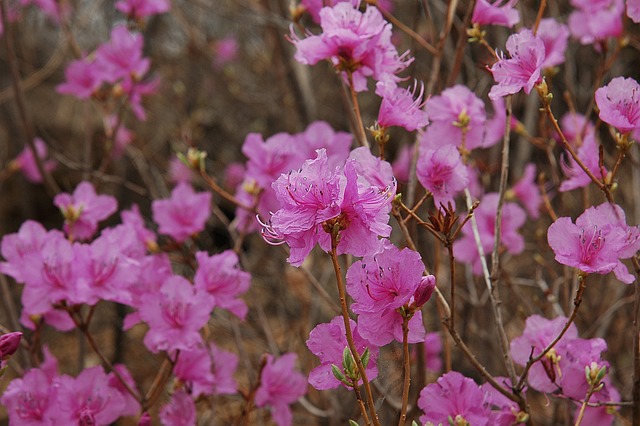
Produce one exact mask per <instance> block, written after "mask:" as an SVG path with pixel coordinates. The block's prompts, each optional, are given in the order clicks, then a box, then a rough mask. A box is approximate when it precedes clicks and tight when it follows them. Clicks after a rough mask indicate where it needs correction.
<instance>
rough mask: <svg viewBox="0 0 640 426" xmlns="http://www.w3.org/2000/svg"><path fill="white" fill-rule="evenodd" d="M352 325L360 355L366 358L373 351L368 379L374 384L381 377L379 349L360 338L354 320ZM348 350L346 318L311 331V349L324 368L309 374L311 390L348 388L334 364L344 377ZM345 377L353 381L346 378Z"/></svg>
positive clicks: (308, 343) (321, 325)
mask: <svg viewBox="0 0 640 426" xmlns="http://www.w3.org/2000/svg"><path fill="white" fill-rule="evenodd" d="M349 322H350V324H351V331H352V333H353V341H354V343H355V345H356V349H357V350H358V354H359V355H362V354H363V353H364V351H365V349H369V353H370V357H371V358H370V360H369V364H367V366H366V368H365V370H366V373H367V378H368V379H369V380H373V379H375V378H376V377H377V376H378V366H377V360H378V347H377V346H374V345H372V344H371V343H369V342H368V341H366V340H365V339H363V338H362V337H361V336H360V333H359V332H358V326H357V325H356V323H355V321H353V320H351V319H350V320H349ZM347 346H348V345H347V338H346V335H345V328H344V320H343V318H342V316H337V317H335V318H333V319H332V320H331V322H329V323H328V324H318V325H317V326H316V327H315V328H314V329H313V330H311V333H309V340H307V347H308V348H309V350H310V351H311V352H312V353H313V354H314V355H316V356H317V357H318V358H320V365H319V366H317V367H316V368H314V369H313V370H311V372H310V373H309V384H310V385H311V386H313V387H314V388H316V389H318V390H326V389H334V388H337V387H339V386H340V385H341V384H342V385H343V386H344V384H343V383H342V382H340V381H339V380H338V379H336V377H335V376H334V375H333V372H332V370H331V364H334V365H335V366H337V367H338V368H339V369H340V371H342V372H343V373H344V369H343V365H342V364H343V363H342V354H343V351H344V349H345V348H346V347H347ZM345 377H347V380H349V379H348V376H347V375H346V374H345Z"/></svg>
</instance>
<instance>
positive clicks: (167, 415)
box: [160, 390, 197, 426]
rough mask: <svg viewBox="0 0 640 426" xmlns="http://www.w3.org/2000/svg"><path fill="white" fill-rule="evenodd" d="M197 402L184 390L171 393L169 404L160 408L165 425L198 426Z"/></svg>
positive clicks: (161, 418) (161, 419)
mask: <svg viewBox="0 0 640 426" xmlns="http://www.w3.org/2000/svg"><path fill="white" fill-rule="evenodd" d="M196 420H197V416H196V404H195V402H193V399H191V396H189V394H188V393H187V392H185V391H184V390H179V391H177V392H175V393H174V394H173V395H171V400H170V401H169V403H168V404H166V405H165V406H163V407H162V408H161V409H160V421H161V422H162V424H163V426H196Z"/></svg>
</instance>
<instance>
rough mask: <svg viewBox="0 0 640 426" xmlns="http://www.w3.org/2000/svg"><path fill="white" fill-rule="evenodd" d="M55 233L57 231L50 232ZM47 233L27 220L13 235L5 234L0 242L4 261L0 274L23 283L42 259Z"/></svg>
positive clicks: (36, 223)
mask: <svg viewBox="0 0 640 426" xmlns="http://www.w3.org/2000/svg"><path fill="white" fill-rule="evenodd" d="M50 232H51V233H57V234H59V235H60V237H62V238H64V237H63V236H62V233H61V232H59V231H50ZM48 234H49V233H48V232H47V230H46V229H45V228H44V226H42V225H41V224H40V222H36V221H33V220H27V221H25V222H23V223H22V225H20V229H19V230H18V232H17V233H15V234H6V235H5V236H3V237H2V241H0V253H1V254H2V256H3V257H4V258H5V259H6V260H5V261H4V262H0V273H3V274H5V275H9V276H10V277H13V279H15V280H16V281H17V282H24V281H25V279H26V278H25V274H26V275H27V276H28V275H30V273H32V271H33V270H34V269H36V265H37V264H38V263H39V262H40V261H41V258H42V255H41V254H42V247H43V246H44V244H45V242H46V241H47V238H48Z"/></svg>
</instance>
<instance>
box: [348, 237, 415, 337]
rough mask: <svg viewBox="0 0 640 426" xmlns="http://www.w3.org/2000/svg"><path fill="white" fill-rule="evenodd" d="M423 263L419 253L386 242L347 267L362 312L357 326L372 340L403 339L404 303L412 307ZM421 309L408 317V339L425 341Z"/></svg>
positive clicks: (357, 308)
mask: <svg viewBox="0 0 640 426" xmlns="http://www.w3.org/2000/svg"><path fill="white" fill-rule="evenodd" d="M423 272H424V265H423V263H422V259H421V257H420V254H418V253H417V252H415V251H412V250H410V249H404V250H402V251H401V250H398V248H396V247H395V246H394V245H392V244H390V243H389V244H387V245H385V246H384V249H383V251H382V252H380V253H378V254H375V255H373V256H365V257H364V258H363V259H362V260H359V261H357V262H355V263H354V264H353V265H351V267H350V268H349V270H348V271H347V292H348V293H349V295H350V296H351V297H352V298H353V300H354V301H355V303H353V304H352V305H351V309H352V310H353V312H355V313H356V314H358V315H359V317H358V330H359V333H360V335H361V336H362V337H364V338H365V339H367V340H368V341H369V342H371V343H373V344H375V345H377V346H383V345H386V344H387V343H389V342H391V341H392V340H397V341H400V342H401V341H402V339H403V336H402V322H403V319H402V316H401V314H400V313H399V312H398V309H399V308H401V307H403V306H404V307H409V305H410V304H411V303H412V302H413V301H414V295H415V294H416V291H417V290H418V289H419V288H420V286H421V284H422V281H423V280H425V279H428V278H427V277H423V276H422V273H423ZM420 314H421V311H419V310H418V311H417V312H416V314H415V315H414V316H413V317H412V318H411V320H410V321H409V342H410V343H416V342H422V341H424V337H425V331H424V326H423V325H422V319H421V318H422V316H421V315H420Z"/></svg>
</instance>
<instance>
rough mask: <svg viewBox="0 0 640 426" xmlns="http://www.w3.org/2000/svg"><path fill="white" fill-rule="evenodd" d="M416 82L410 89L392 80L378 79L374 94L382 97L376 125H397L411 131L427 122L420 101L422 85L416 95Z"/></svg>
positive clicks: (422, 104) (423, 103)
mask: <svg viewBox="0 0 640 426" xmlns="http://www.w3.org/2000/svg"><path fill="white" fill-rule="evenodd" d="M417 89H418V83H416V84H415V86H414V88H413V89H412V90H410V89H403V88H401V87H398V86H397V85H396V83H395V82H394V81H392V80H384V81H378V82H377V83H376V95H378V96H380V97H381V98H382V103H381V104H380V111H379V112H378V125H379V126H380V127H383V128H387V127H391V126H398V127H404V128H405V129H406V130H408V131H410V132H413V131H414V130H416V129H419V128H422V127H425V126H426V125H427V124H429V119H428V117H427V113H426V112H425V111H424V110H423V107H424V105H425V103H426V101H425V102H423V101H422V96H423V95H424V85H422V86H421V88H420V92H419V93H418V94H417V96H416V92H417Z"/></svg>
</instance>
